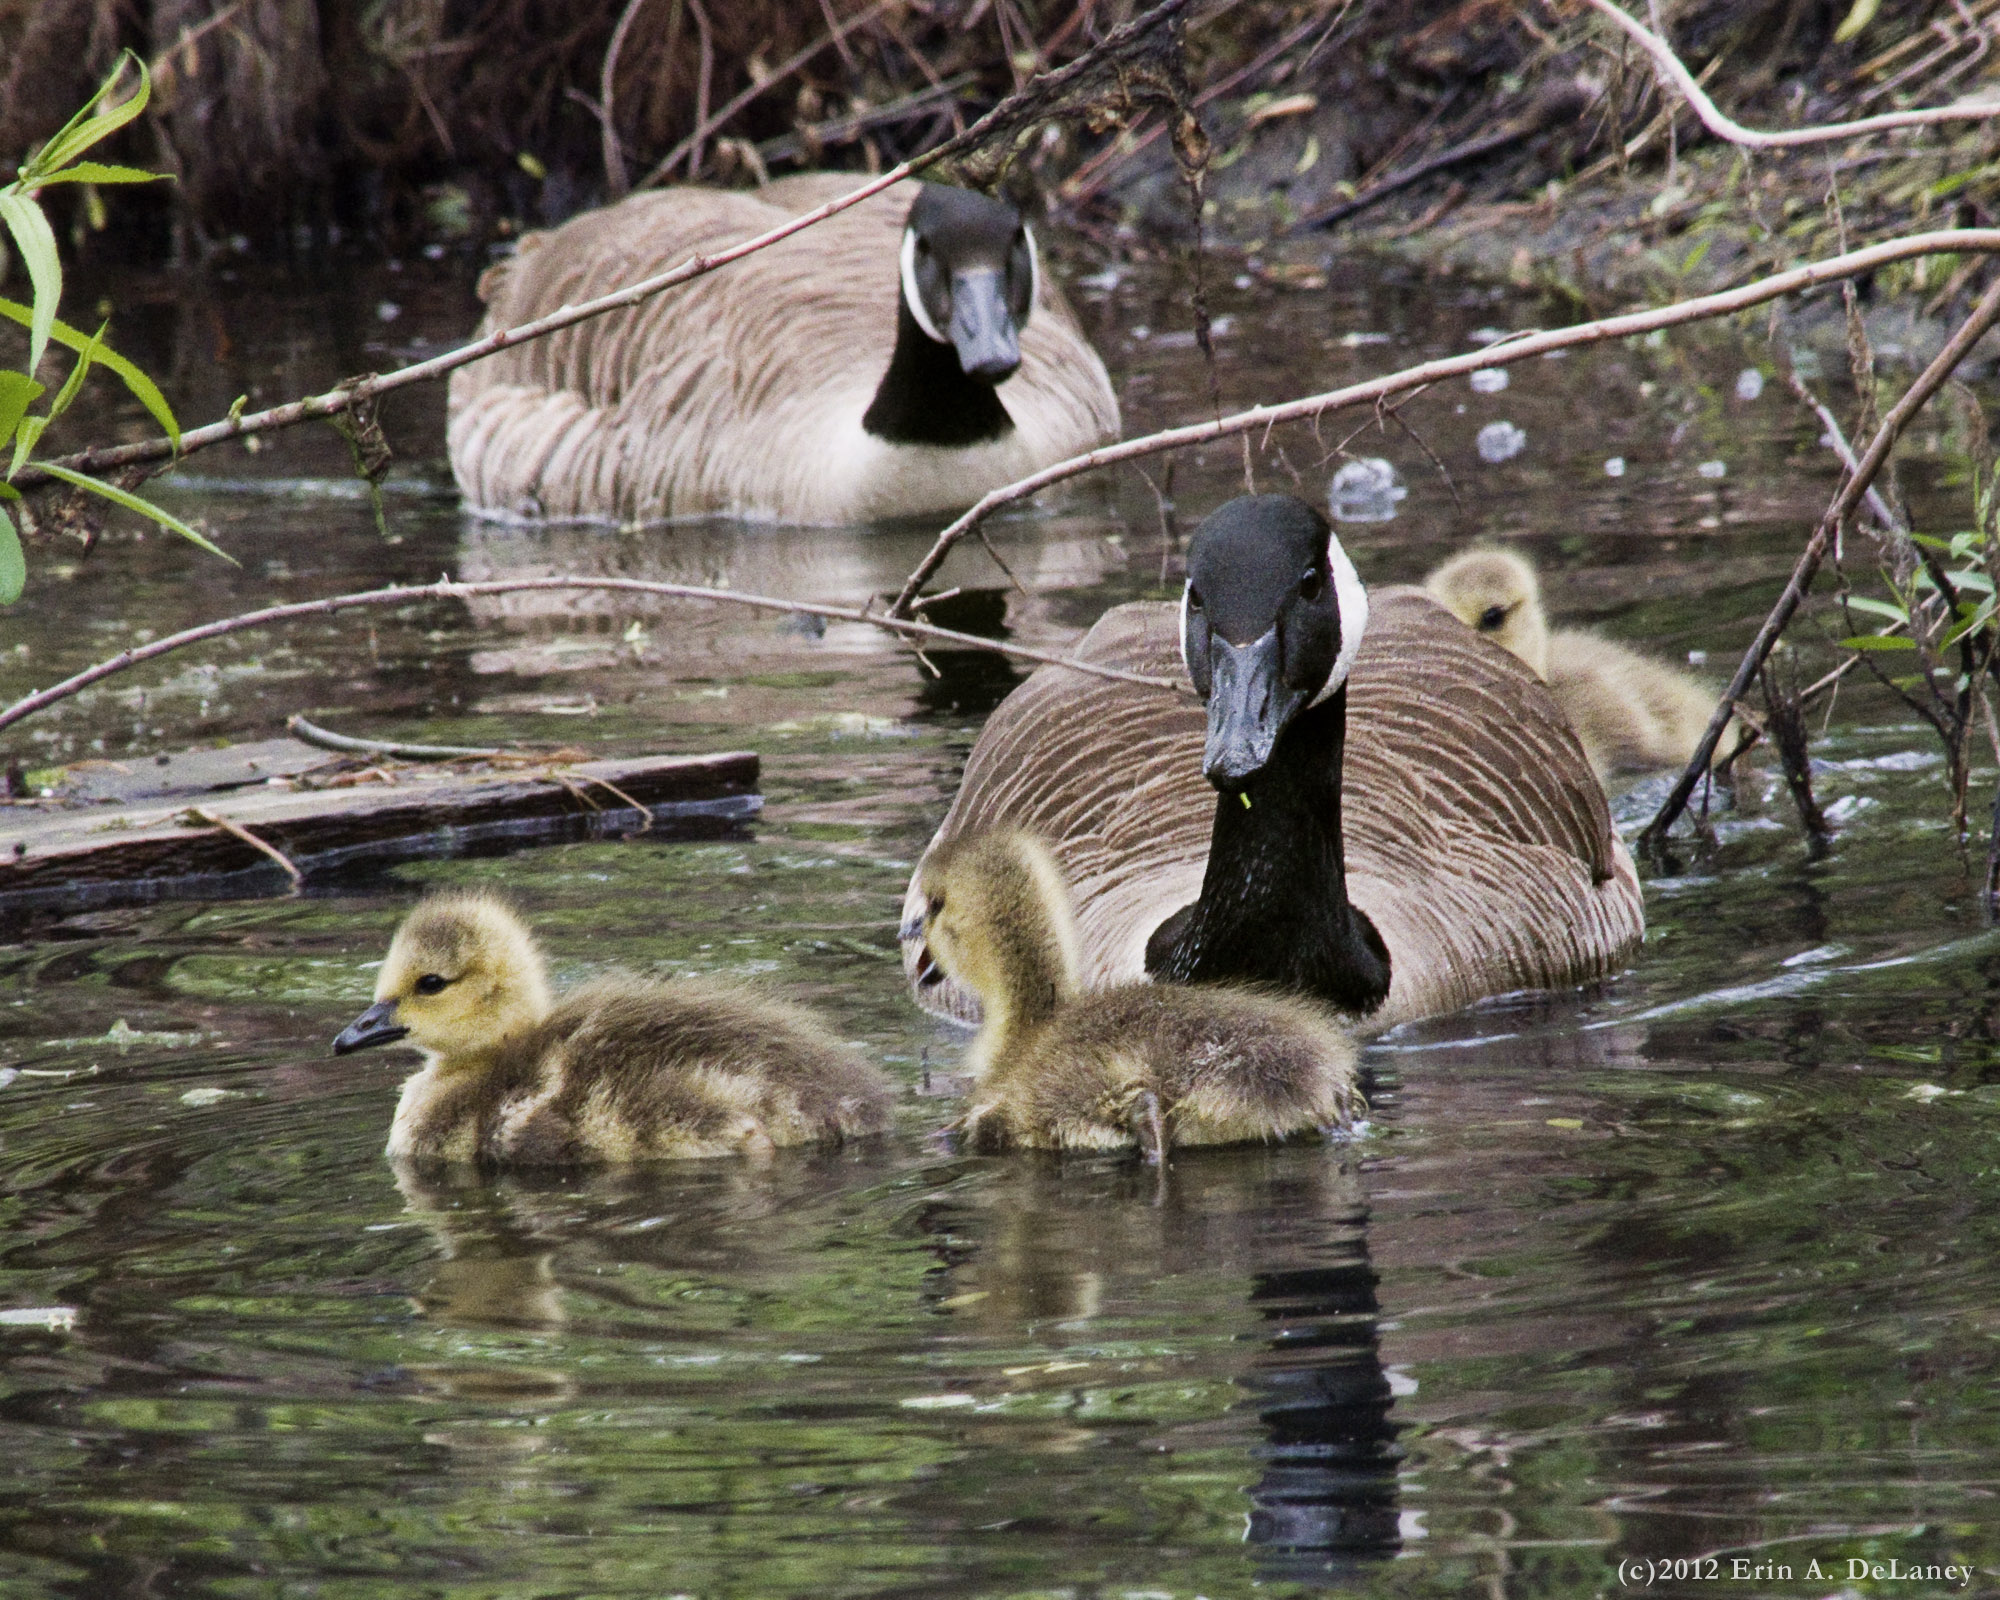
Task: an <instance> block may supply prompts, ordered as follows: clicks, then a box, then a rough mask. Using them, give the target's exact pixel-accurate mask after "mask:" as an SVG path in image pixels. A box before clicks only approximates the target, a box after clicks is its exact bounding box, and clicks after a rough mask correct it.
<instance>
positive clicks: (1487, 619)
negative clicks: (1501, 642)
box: [1479, 606, 1508, 633]
mask: <svg viewBox="0 0 2000 1600" xmlns="http://www.w3.org/2000/svg"><path fill="white" fill-rule="evenodd" d="M1507 610H1508V608H1507V607H1506V606H1488V607H1487V608H1486V609H1485V610H1484V611H1482V612H1480V613H1479V631H1480V632H1481V633H1492V632H1494V631H1495V630H1496V629H1498V628H1499V626H1500V625H1501V624H1502V623H1503V622H1505V621H1506V620H1507Z"/></svg>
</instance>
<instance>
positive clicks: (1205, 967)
mask: <svg viewBox="0 0 2000 1600" xmlns="http://www.w3.org/2000/svg"><path fill="white" fill-rule="evenodd" d="M1346 738H1347V687H1346V685H1345V684H1343V685H1342V686H1341V687H1340V688H1339V689H1338V690H1336V691H1335V692H1334V693H1333V694H1331V695H1329V696H1328V697H1327V698H1326V699H1324V700H1322V701H1321V702H1320V703H1319V704H1318V705H1316V706H1311V707H1308V708H1307V709H1306V710H1305V711H1302V712H1301V713H1300V714H1299V715H1298V716H1296V717H1294V718H1293V719H1292V723H1291V726H1290V727H1288V728H1287V729H1286V730H1285V732H1284V733H1283V735H1282V736H1280V738H1279V740H1278V744H1277V748H1276V749H1274V750H1273V751H1272V752H1271V759H1270V761H1269V762H1268V763H1267V764H1266V765H1265V767H1264V769H1263V770H1262V771H1261V772H1258V773H1256V774H1254V775H1253V776H1252V777H1251V779H1250V781H1249V783H1248V784H1247V785H1245V787H1244V789H1243V791H1242V794H1240V795H1236V794H1224V795H1221V796H1219V797H1218V798H1217V800H1216V804H1215V828H1214V831H1213V833H1212V834H1211V835H1210V838H1209V846H1208V870H1207V873H1206V874H1205V875H1204V877H1203V878H1202V884H1201V898H1200V899H1199V900H1197V901H1196V902H1195V903H1194V905H1192V906H1191V907H1189V908H1188V910H1187V911H1186V912H1185V913H1183V914H1182V917H1184V918H1185V920H1184V921H1183V920H1182V918H1181V917H1177V918H1175V922H1178V923H1179V924H1180V926H1179V927H1178V928H1176V927H1175V926H1174V923H1169V924H1167V926H1166V927H1164V928H1162V929H1161V930H1160V935H1156V936H1155V939H1154V941H1153V943H1152V945H1151V946H1149V948H1148V950H1147V962H1146V965H1147V968H1148V970H1149V971H1151V972H1152V974H1153V976H1154V977H1156V978H1159V979H1161V980H1164V981H1166V982H1173V983H1267V984H1272V985H1275V986H1277V987H1279V988H1283V989H1288V990H1294V991H1299V992H1303V993H1306V994H1311V995H1315V996H1317V997H1319V998H1320V999H1322V1000H1326V1001H1329V1002H1330V1003H1332V1004H1333V1005H1336V1006H1338V1007H1339V1008H1340V1009H1341V1010H1343V1011H1350V1012H1354V1013H1357V1014H1363V1015H1365V1014H1366V1013H1368V1012H1370V1011H1373V1010H1374V1009H1375V1008H1376V1007H1377V1006H1379V1005H1381V1003H1382V1001H1383V999H1384V997H1385V996H1386V995H1387V994H1388V992H1389V951H1388V948H1387V947H1386V946H1385V945H1384V944H1383V943H1382V936H1381V935H1380V934H1379V933H1377V932H1376V931H1375V925H1374V924H1373V923H1372V922H1370V921H1369V920H1368V918H1367V916H1366V915H1365V914H1363V913H1362V912H1360V911H1358V910H1356V909H1355V907H1354V906H1352V905H1350V904H1349V903H1348V899H1347V863H1346V858H1345V855H1344V854H1343V846H1342V840H1341V829H1340V762H1341V753H1342V749H1343V746H1344V745H1345V743H1346ZM1246 797H1247V798H1248V800H1249V802H1250V803H1249V804H1248V805H1247V806H1246V805H1245V804H1244V799H1245V798H1246ZM1162 936H1164V937H1162Z"/></svg>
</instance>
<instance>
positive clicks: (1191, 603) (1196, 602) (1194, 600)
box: [1187, 584, 1201, 611]
mask: <svg viewBox="0 0 2000 1600" xmlns="http://www.w3.org/2000/svg"><path fill="white" fill-rule="evenodd" d="M1187 606H1188V610H1190V611H1199V610H1200V609H1201V591H1200V590H1199V589H1197V588H1195V587H1194V586H1193V585H1192V584H1190V585H1189V586H1188V592H1187Z"/></svg>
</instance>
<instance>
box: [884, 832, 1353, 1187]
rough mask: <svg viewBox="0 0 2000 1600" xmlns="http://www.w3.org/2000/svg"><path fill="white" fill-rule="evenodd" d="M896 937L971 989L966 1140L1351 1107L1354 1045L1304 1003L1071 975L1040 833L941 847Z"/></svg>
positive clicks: (1137, 1136)
mask: <svg viewBox="0 0 2000 1600" xmlns="http://www.w3.org/2000/svg"><path fill="white" fill-rule="evenodd" d="M920 881H921V888H922V891H923V896H924V907H923V910H922V912H921V913H920V915H919V917H918V918H917V920H916V923H915V925H914V926H913V927H911V928H909V929H907V930H906V933H907V934H908V935H909V937H911V938H912V939H913V940H916V941H920V942H921V943H922V945H923V947H924V948H925V950H926V951H927V952H928V953H929V954H930V956H931V957H933V958H934V959H935V960H936V961H937V963H938V964H939V965H940V967H941V968H942V969H943V971H944V972H945V973H947V974H948V975H949V976H950V977H951V978H953V979H955V980H957V981H958V982H960V983H962V984H964V985H965V986H966V987H967V988H968V989H970V990H971V991H972V992H974V993H976V994H977V995H978V997H979V1000H980V1002H981V1005H982V1008H983V1012H984V1015H983V1019H982V1022H981V1026H980V1031H979V1037H978V1038H977V1039H976V1040H975V1041H974V1044H973V1048H972V1050H971V1051H970V1053H969V1055H968V1064H969V1065H970V1066H971V1067H972V1068H973V1070H974V1072H975V1075H976V1077H975V1085H974V1088H973V1091H972V1094H971V1100H970V1104H969V1107H968V1109H967V1111H966V1114H965V1116H964V1117H963V1118H962V1119H961V1123H960V1127H961V1130H962V1131H963V1133H964V1135H965V1137H966V1141H967V1142H968V1143H969V1144H970V1145H971V1146H972V1147H973V1148H976V1149H1006V1148H1009V1147H1013V1146H1025V1147H1027V1148H1031V1149H1051V1150H1078V1149H1082V1150H1106V1149H1117V1148H1120V1147H1125V1146H1131V1145H1135V1144H1136V1145H1137V1146H1138V1147H1139V1149H1140V1150H1141V1151H1142V1153H1144V1154H1145V1156H1146V1158H1147V1159H1148V1160H1149V1161H1158V1160H1160V1159H1161V1157H1162V1155H1163V1154H1164V1152H1165V1150H1166V1149H1167V1148H1168V1147H1170V1146H1172V1145H1201V1144H1236V1143H1244V1142H1257V1141H1267V1140H1273V1139H1282V1138H1285V1137H1288V1136H1290V1135H1293V1134H1297V1133H1302V1132H1308V1131H1318V1130H1325V1129H1329V1128H1333V1127H1336V1126H1341V1125H1344V1124H1346V1123H1348V1122H1351V1121H1352V1120H1353V1117H1354V1114H1355V1112H1356V1110H1357V1108H1358V1106H1359V1104H1360V1097H1359V1094H1358V1092H1357V1091H1356V1088H1355V1050H1354V1045H1353V1042H1352V1041H1351V1040H1350V1039H1349V1038H1348V1037H1347V1035H1346V1034H1345V1033H1344V1032H1343V1031H1341V1029H1340V1028H1339V1027H1338V1026H1337V1025H1336V1024H1335V1022H1334V1020H1333V1018H1332V1017H1331V1016H1329V1015H1327V1014H1326V1013H1325V1012H1323V1011H1322V1010H1320V1009H1319V1008H1318V1007H1317V1006H1314V1005H1311V1004H1308V1003H1306V1002H1305V1001H1303V1000H1300V999H1297V998H1294V997H1288V996H1280V995H1276V994H1271V993H1265V992H1256V991H1251V990H1246V989H1240V988H1230V987H1224V986H1218V985H1202V986H1199V987H1195V988H1178V987H1170V986H1156V985H1153V984H1147V983H1135V984H1123V985H1119V986H1117V987H1115V988H1111V989H1104V990H1096V991H1092V992H1088V993H1082V992H1079V991H1078V988H1077V982H1076V965H1077V954H1078V952H1077V941H1076V929H1075V924H1074V922H1073V920H1072V917H1071V913H1070V905H1069V893H1068V890H1067V887H1066V886H1065V885H1064V883H1063V879H1062V873H1061V869H1060V868H1059V867H1058V866H1057V864H1056V861H1055V858H1054V856H1053V855H1052V854H1051V853H1050V851H1049V850H1048V848H1047V847H1046V846H1045V845H1043V844H1042V843H1041V841H1040V840H1038V839H1036V838H1034V837H1033V836H1032V835H1029V834H1026V833H1022V832H1019V831H1016V830H1011V829H1001V830H997V831H995V832H991V833H978V834H964V835H960V836H958V837H956V838H953V839H949V840H947V841H945V842H944V843H942V844H940V845H939V846H937V848H936V849H934V850H933V851H932V852H931V853H930V854H929V855H928V856H927V857H926V858H925V861H924V863H923V867H922V872H921V879H920Z"/></svg>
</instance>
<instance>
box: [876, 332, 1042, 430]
mask: <svg viewBox="0 0 2000 1600" xmlns="http://www.w3.org/2000/svg"><path fill="white" fill-rule="evenodd" d="M861 426H862V427H863V428H865V429H867V430H868V432H870V433H872V434H874V435H875V437H876V438H878V439H886V440H887V441H888V442H889V443H890V444H933V445H942V446H944V447H946V448H947V449H951V448H958V447H962V446H965V445H972V444H985V443H987V442H988V441H989V440H992V439H999V438H1004V437H1005V436H1006V435H1007V434H1009V433H1012V432H1013V431H1014V419H1013V418H1012V417H1011V416H1009V415H1008V414H1007V408H1006V407H1005V406H1004V405H1002V404H1001V403H1000V396H999V395H997V394H995V393H994V392H993V385H992V384H990V383H980V382H977V381H976V380H974V379H972V378H968V377H967V376H966V375H965V369H964V368H963V367H961V366H960V365H959V364H958V352H957V351H956V350H955V349H953V348H952V347H951V346H950V345H948V344H939V343H938V342H937V340H935V339H933V338H931V337H930V336H929V335H928V334H926V333H925V332H924V330H923V329H922V328H920V327H918V326H917V319H916V318H915V317H913V316H911V315H910V308H909V305H908V303H907V302H906V301H904V299H903V298H902V296H901V295H898V296H897V297H896V350H895V354H893V355H892V356H890V357H889V370H888V371H887V372H885V373H883V374H882V382H881V384H880V386H879V387H878V388H877V389H876V390H875V398H874V400H872V401H871V402H870V403H869V406H868V410H867V411H866V412H865V413H864V414H863V415H862V418H861Z"/></svg>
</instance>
